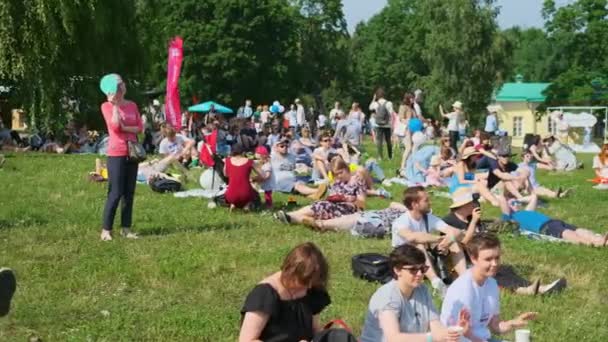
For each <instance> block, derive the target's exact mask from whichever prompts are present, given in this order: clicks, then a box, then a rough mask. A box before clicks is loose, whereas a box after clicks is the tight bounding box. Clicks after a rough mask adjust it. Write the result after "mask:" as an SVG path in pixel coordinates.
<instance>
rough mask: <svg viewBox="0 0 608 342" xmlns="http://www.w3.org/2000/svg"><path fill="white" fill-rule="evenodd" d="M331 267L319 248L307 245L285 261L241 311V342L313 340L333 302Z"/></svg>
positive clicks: (296, 249) (261, 285)
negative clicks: (330, 292) (329, 286)
mask: <svg viewBox="0 0 608 342" xmlns="http://www.w3.org/2000/svg"><path fill="white" fill-rule="evenodd" d="M328 278H329V266H328V264H327V260H326V259H325V256H324V255H323V253H321V251H320V250H319V248H318V247H317V246H316V245H315V244H313V243H311V242H306V243H303V244H301V245H298V246H296V247H295V248H294V249H292V250H291V251H290V252H289V254H287V256H286V257H285V259H284V260H283V265H282V266H281V270H280V271H279V272H276V273H274V274H272V275H270V276H268V277H266V278H264V279H263V280H262V281H261V282H260V283H258V284H257V285H256V286H255V287H254V288H253V290H251V292H249V294H248V295H247V299H246V300H245V304H244V305H243V308H242V309H241V317H242V323H241V331H240V334H239V342H252V341H312V339H313V336H314V334H315V333H317V332H319V331H321V329H322V326H321V324H320V322H319V315H320V313H321V312H322V311H323V310H324V309H325V308H326V307H327V306H328V305H329V304H330V303H331V299H330V297H329V294H328V293H327V281H328Z"/></svg>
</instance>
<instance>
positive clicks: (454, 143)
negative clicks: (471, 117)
mask: <svg viewBox="0 0 608 342" xmlns="http://www.w3.org/2000/svg"><path fill="white" fill-rule="evenodd" d="M439 112H440V113H441V116H443V117H444V118H446V119H448V120H449V121H448V132H449V136H450V147H451V148H453V149H454V151H458V139H459V138H460V126H459V125H460V123H461V122H463V121H464V112H463V111H462V102H460V101H456V102H454V104H452V111H451V112H450V113H447V114H446V113H445V112H444V111H443V106H442V105H439Z"/></svg>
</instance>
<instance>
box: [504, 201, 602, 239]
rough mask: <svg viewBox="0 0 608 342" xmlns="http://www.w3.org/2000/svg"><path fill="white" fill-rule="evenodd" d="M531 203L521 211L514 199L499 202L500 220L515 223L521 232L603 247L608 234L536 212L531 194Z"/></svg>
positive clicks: (535, 202)
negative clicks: (598, 232) (595, 231)
mask: <svg viewBox="0 0 608 342" xmlns="http://www.w3.org/2000/svg"><path fill="white" fill-rule="evenodd" d="M530 197H531V199H532V200H531V201H530V202H529V203H528V205H527V206H526V207H525V208H523V209H522V203H521V202H519V201H518V200H516V199H514V198H508V197H507V198H504V199H502V200H501V205H500V208H501V211H502V217H501V218H502V220H503V221H507V222H513V223H516V224H517V225H518V227H519V229H521V230H525V231H528V232H531V233H535V234H541V235H547V236H550V237H554V238H558V239H562V240H564V241H566V242H570V243H575V244H582V245H586V246H595V247H605V246H606V244H607V241H608V233H606V234H604V235H600V234H597V233H594V232H592V231H591V230H589V229H585V228H579V227H576V226H574V225H572V224H569V223H566V222H564V221H562V220H559V219H552V218H551V217H549V216H547V215H545V214H543V213H541V212H538V211H536V205H537V202H538V197H537V196H536V195H535V194H532V195H531V196H530Z"/></svg>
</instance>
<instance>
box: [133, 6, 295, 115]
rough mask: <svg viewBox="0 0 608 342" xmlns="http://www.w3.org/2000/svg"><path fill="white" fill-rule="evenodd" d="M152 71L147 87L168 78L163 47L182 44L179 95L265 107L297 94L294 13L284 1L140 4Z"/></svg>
mask: <svg viewBox="0 0 608 342" xmlns="http://www.w3.org/2000/svg"><path fill="white" fill-rule="evenodd" d="M140 1H142V4H141V5H140V7H141V8H142V12H141V13H142V18H141V19H140V22H141V25H142V26H144V25H146V24H147V25H148V26H149V27H150V30H149V31H148V32H147V33H146V34H145V38H144V39H145V43H144V44H145V45H146V47H147V48H148V49H149V50H148V51H149V54H150V60H151V64H152V67H151V70H150V77H149V78H148V79H147V82H148V83H149V84H150V85H154V84H162V83H163V82H165V78H166V63H167V62H166V60H167V56H166V55H167V51H166V44H167V42H168V41H169V39H170V38H171V37H173V36H176V35H179V36H181V37H182V38H183V39H184V62H183V69H182V73H181V75H182V76H181V78H180V94H182V100H183V102H185V103H187V104H189V103H190V102H191V101H190V96H193V95H196V96H197V97H198V98H199V99H201V100H206V99H214V100H217V101H220V102H224V103H226V104H228V105H231V106H237V105H239V104H242V103H243V102H244V100H245V99H246V98H251V99H252V100H253V101H254V102H257V103H260V102H266V103H267V102H269V101H271V100H273V99H274V98H275V97H278V98H279V99H280V98H285V97H289V98H292V97H294V96H295V94H297V89H296V86H295V81H296V80H295V79H294V78H293V77H291V75H290V74H291V73H292V72H293V71H294V70H295V68H296V66H297V45H296V44H297V36H296V33H295V32H296V31H295V29H294V18H295V9H294V7H292V6H290V4H289V3H288V2H287V0H259V1H256V2H255V3H254V2H251V1H248V0H222V1H217V0H183V1H173V0H140Z"/></svg>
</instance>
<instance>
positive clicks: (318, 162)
mask: <svg viewBox="0 0 608 342" xmlns="http://www.w3.org/2000/svg"><path fill="white" fill-rule="evenodd" d="M331 143H332V137H331V134H330V133H329V132H323V133H322V134H321V136H320V137H319V145H320V146H319V147H317V148H316V149H315V150H314V152H313V153H312V179H313V180H314V181H328V179H327V172H328V171H330V170H329V161H328V157H329V154H330V153H332V152H334V150H333V149H332V148H331Z"/></svg>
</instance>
